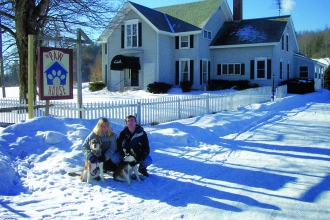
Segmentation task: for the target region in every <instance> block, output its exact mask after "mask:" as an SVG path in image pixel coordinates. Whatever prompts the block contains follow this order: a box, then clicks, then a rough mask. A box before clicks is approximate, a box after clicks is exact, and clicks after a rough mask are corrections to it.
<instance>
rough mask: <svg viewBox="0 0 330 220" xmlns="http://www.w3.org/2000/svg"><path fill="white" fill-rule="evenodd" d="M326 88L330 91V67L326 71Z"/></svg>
mask: <svg viewBox="0 0 330 220" xmlns="http://www.w3.org/2000/svg"><path fill="white" fill-rule="evenodd" d="M324 88H326V89H328V90H330V65H329V66H328V67H327V68H326V69H325V71H324Z"/></svg>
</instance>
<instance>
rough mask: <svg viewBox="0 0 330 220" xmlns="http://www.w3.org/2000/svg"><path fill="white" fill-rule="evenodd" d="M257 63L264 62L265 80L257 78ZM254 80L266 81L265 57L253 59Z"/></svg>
mask: <svg viewBox="0 0 330 220" xmlns="http://www.w3.org/2000/svg"><path fill="white" fill-rule="evenodd" d="M258 61H265V78H258ZM254 79H255V80H267V57H256V58H255V59H254Z"/></svg>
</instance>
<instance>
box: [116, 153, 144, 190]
mask: <svg viewBox="0 0 330 220" xmlns="http://www.w3.org/2000/svg"><path fill="white" fill-rule="evenodd" d="M123 150H124V153H125V156H124V158H123V161H122V162H121V163H120V164H119V165H118V168H117V169H116V170H115V172H114V173H113V179H114V180H115V181H118V182H127V184H128V185H129V186H130V185H131V184H132V180H131V175H132V174H133V173H134V174H135V176H136V178H137V180H138V181H139V182H142V180H141V179H140V176H139V173H138V164H137V162H136V159H135V158H136V155H135V153H134V151H133V149H131V150H130V151H129V152H126V149H123Z"/></svg>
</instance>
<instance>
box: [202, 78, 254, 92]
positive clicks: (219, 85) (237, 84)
mask: <svg viewBox="0 0 330 220" xmlns="http://www.w3.org/2000/svg"><path fill="white" fill-rule="evenodd" d="M256 87H259V85H258V84H252V83H251V82H250V81H248V80H221V79H211V80H210V82H209V85H208V91H215V90H224V89H230V88H234V89H235V90H244V89H250V88H256Z"/></svg>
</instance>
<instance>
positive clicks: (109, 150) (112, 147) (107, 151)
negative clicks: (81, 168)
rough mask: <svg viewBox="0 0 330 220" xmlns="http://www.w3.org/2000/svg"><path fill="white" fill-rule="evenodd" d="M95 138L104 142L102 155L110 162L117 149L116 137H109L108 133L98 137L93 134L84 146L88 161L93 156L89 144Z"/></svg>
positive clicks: (88, 137) (83, 149)
mask: <svg viewBox="0 0 330 220" xmlns="http://www.w3.org/2000/svg"><path fill="white" fill-rule="evenodd" d="M94 138H96V139H98V140H100V141H101V142H102V144H101V148H102V155H104V156H105V160H109V159H110V158H111V157H112V155H113V153H114V152H115V151H116V149H117V142H116V137H115V135H114V134H113V135H112V136H111V137H107V136H106V133H101V134H100V136H97V135H96V134H95V133H94V132H91V133H90V134H89V135H88V136H87V138H86V140H85V141H84V143H83V145H82V151H83V154H84V156H85V158H86V159H88V160H89V159H90V158H91V157H92V156H93V154H92V153H91V150H90V147H89V142H90V141H91V140H92V139H94Z"/></svg>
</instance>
